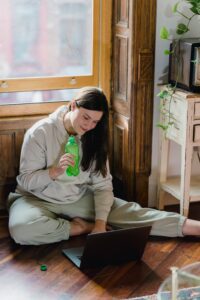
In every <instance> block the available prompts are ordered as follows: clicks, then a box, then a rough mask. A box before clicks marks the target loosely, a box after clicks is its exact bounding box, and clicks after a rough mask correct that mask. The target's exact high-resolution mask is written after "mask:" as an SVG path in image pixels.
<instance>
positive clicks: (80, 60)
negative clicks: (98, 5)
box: [0, 0, 93, 79]
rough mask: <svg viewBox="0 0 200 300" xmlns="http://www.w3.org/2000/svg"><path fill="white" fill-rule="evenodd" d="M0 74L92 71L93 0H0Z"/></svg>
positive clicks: (2, 76) (25, 75)
mask: <svg viewBox="0 0 200 300" xmlns="http://www.w3.org/2000/svg"><path fill="white" fill-rule="evenodd" d="M0 4H1V6H0V7H1V8H0V23H1V31H0V74H1V75H0V76H1V78H3V79H7V78H24V77H43V76H44V77H48V76H58V77H59V76H76V75H90V74H91V73H92V63H93V62H92V53H93V1H92V0H51V1H49V0H6V1H5V0H0Z"/></svg>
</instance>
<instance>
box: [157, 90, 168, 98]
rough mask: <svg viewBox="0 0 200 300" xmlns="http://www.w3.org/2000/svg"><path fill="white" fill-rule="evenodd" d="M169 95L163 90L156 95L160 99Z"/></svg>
mask: <svg viewBox="0 0 200 300" xmlns="http://www.w3.org/2000/svg"><path fill="white" fill-rule="evenodd" d="M168 95H169V92H168V91H166V90H164V91H161V92H160V93H158V94H157V96H158V97H159V98H160V99H165V98H166V97H167V96H168Z"/></svg>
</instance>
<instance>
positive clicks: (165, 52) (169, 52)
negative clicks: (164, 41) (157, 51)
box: [164, 49, 174, 55]
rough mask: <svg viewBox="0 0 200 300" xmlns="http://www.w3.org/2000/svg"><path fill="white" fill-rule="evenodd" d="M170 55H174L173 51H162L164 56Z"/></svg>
mask: <svg viewBox="0 0 200 300" xmlns="http://www.w3.org/2000/svg"><path fill="white" fill-rule="evenodd" d="M172 53H174V52H173V51H170V50H167V49H166V50H164V54H165V55H170V54H172Z"/></svg>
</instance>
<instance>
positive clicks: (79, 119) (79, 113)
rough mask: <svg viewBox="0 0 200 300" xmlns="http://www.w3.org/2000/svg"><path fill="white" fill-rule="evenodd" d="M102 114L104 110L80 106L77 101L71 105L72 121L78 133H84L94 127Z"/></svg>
mask: <svg viewBox="0 0 200 300" xmlns="http://www.w3.org/2000/svg"><path fill="white" fill-rule="evenodd" d="M102 116H103V112H102V111H96V110H89V109H86V108H83V107H79V108H78V107H77V106H76V104H75V102H74V103H72V105H71V112H70V121H71V125H72V128H73V130H74V132H75V133H77V134H78V135H83V134H85V133H86V132H87V131H89V130H91V129H94V128H95V127H96V125H97V123H98V122H99V121H100V120H101V118H102Z"/></svg>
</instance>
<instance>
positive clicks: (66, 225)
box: [8, 193, 186, 245]
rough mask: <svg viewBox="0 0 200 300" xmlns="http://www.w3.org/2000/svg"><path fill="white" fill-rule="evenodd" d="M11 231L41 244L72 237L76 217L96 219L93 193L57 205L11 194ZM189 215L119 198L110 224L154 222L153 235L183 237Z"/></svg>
mask: <svg viewBox="0 0 200 300" xmlns="http://www.w3.org/2000/svg"><path fill="white" fill-rule="evenodd" d="M8 209H9V230H10V234H11V236H12V238H13V239H14V240H15V241H16V242H17V243H19V244H25V245H39V244H48V243H54V242H59V241H61V240H67V239H69V231H70V222H69V220H70V219H72V218H74V217H80V218H83V219H86V220H89V221H94V219H95V211H94V200H93V195H92V194H91V193H88V194H86V195H85V196H84V197H83V198H82V199H81V200H79V201H77V202H73V203H71V204H70V203H68V204H57V203H56V204H55V203H49V202H46V201H43V200H41V199H38V198H37V197H34V196H21V195H19V194H16V193H10V195H9V197H8ZM185 219H186V218H185V217H183V216H181V215H179V214H177V213H172V212H166V211H159V210H156V209H152V208H142V207H141V206H140V205H139V204H138V203H136V202H126V201H124V200H121V199H118V198H115V200H114V203H113V206H112V208H111V211H110V214H109V217H108V224H109V225H111V226H112V225H113V226H117V227H121V228H128V227H141V226H145V225H152V230H151V235H158V236H168V237H176V236H183V234H182V226H183V223H184V221H185Z"/></svg>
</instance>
